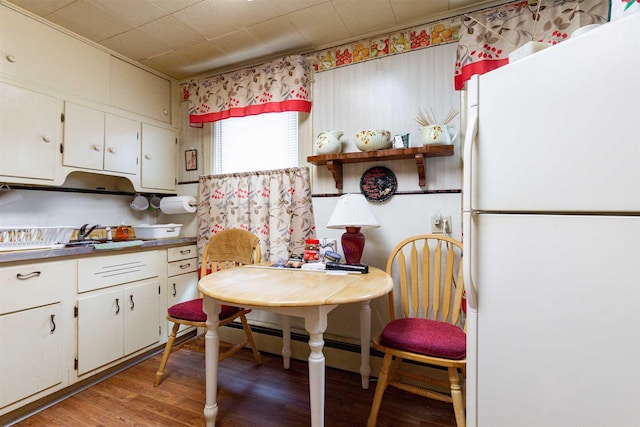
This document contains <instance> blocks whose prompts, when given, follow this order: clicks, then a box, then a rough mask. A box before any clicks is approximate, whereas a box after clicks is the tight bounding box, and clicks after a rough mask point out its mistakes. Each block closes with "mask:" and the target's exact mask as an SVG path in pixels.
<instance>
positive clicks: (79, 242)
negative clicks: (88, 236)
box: [66, 240, 106, 248]
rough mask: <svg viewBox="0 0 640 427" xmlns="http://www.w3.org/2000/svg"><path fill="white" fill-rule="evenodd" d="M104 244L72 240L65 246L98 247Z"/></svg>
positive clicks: (96, 241)
mask: <svg viewBox="0 0 640 427" xmlns="http://www.w3.org/2000/svg"><path fill="white" fill-rule="evenodd" d="M105 242H106V240H72V241H70V242H69V243H67V244H66V247H68V248H69V247H74V246H88V245H98V244H100V243H105Z"/></svg>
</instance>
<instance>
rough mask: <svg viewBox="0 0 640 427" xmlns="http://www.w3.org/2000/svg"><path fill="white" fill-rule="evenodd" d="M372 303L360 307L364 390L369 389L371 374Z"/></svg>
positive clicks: (361, 370) (364, 303) (365, 302)
mask: <svg viewBox="0 0 640 427" xmlns="http://www.w3.org/2000/svg"><path fill="white" fill-rule="evenodd" d="M369 302H370V301H362V303H361V305H360V377H361V380H362V388H363V389H365V390H367V389H368V388H369V374H371V359H370V353H371V306H370V305H369Z"/></svg>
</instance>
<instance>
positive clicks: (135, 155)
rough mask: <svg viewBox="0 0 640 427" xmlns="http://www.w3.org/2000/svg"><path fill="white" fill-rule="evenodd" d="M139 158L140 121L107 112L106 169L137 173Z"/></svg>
mask: <svg viewBox="0 0 640 427" xmlns="http://www.w3.org/2000/svg"><path fill="white" fill-rule="evenodd" d="M139 158H140V122H138V121H136V120H131V119H127V118H125V117H120V116H115V115H113V114H106V117H105V150H104V170H106V171H112V172H120V173H128V174H132V175H136V174H137V173H138V170H139V168H140V164H139Z"/></svg>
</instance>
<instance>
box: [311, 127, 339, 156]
mask: <svg viewBox="0 0 640 427" xmlns="http://www.w3.org/2000/svg"><path fill="white" fill-rule="evenodd" d="M342 135H344V133H343V132H342V131H341V130H330V131H326V132H320V134H319V135H318V138H317V139H316V153H318V154H337V153H339V152H340V151H342V143H341V142H340V138H341V137H342Z"/></svg>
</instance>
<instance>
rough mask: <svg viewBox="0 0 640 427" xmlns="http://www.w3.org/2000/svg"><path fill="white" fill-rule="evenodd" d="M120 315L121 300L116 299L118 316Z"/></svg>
mask: <svg viewBox="0 0 640 427" xmlns="http://www.w3.org/2000/svg"><path fill="white" fill-rule="evenodd" d="M118 313H120V300H119V299H118V298H116V314H118Z"/></svg>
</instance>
